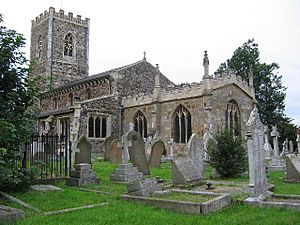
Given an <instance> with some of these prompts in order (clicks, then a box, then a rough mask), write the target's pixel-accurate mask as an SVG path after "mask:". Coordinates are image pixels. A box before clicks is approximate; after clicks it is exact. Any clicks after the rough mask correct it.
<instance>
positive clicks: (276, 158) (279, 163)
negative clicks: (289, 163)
mask: <svg viewBox="0 0 300 225" xmlns="http://www.w3.org/2000/svg"><path fill="white" fill-rule="evenodd" d="M271 137H272V138H273V149H274V155H273V157H272V160H271V162H270V166H271V169H273V170H284V168H285V162H284V161H283V160H282V159H281V158H280V155H279V144H278V137H279V133H278V131H277V127H276V126H273V127H272V131H271Z"/></svg>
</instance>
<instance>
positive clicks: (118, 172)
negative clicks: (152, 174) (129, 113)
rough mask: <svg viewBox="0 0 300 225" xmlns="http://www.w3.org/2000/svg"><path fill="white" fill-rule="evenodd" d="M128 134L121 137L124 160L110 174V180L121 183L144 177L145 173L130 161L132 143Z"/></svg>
mask: <svg viewBox="0 0 300 225" xmlns="http://www.w3.org/2000/svg"><path fill="white" fill-rule="evenodd" d="M127 135H128V134H126V135H123V136H122V139H121V148H122V162H121V164H120V165H119V166H118V168H116V169H115V171H114V172H113V174H111V175H110V180H112V181H115V182H119V183H131V182H135V181H138V180H141V179H143V173H142V172H139V171H138V168H137V167H134V166H133V165H132V163H128V160H129V156H128V155H129V153H128V149H129V147H130V146H131V145H132V143H131V141H129V140H128V137H127Z"/></svg>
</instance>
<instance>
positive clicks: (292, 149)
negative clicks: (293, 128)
mask: <svg viewBox="0 0 300 225" xmlns="http://www.w3.org/2000/svg"><path fill="white" fill-rule="evenodd" d="M289 147H290V148H289V152H290V153H291V154H292V153H294V143H293V141H292V140H291V141H290V142H289Z"/></svg>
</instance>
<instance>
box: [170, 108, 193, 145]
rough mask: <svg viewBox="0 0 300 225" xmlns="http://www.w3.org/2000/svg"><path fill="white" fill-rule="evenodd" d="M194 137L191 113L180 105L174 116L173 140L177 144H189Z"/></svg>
mask: <svg viewBox="0 0 300 225" xmlns="http://www.w3.org/2000/svg"><path fill="white" fill-rule="evenodd" d="M191 135H192V120H191V114H190V112H189V111H188V110H187V109H186V108H185V107H184V106H182V105H179V106H178V107H177V109H176V110H175V112H174V114H173V138H174V141H175V142H176V143H187V142H188V140H189V138H190V136H191Z"/></svg>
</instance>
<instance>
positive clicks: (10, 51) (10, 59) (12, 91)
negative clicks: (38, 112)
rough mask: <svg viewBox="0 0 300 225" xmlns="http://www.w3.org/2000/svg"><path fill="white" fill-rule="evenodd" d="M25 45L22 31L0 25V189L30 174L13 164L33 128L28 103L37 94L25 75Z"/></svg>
mask: <svg viewBox="0 0 300 225" xmlns="http://www.w3.org/2000/svg"><path fill="white" fill-rule="evenodd" d="M1 22H3V20H2V15H0V23H1ZM24 45H25V39H24V37H23V35H21V34H18V33H17V32H16V31H14V30H10V29H8V28H6V27H4V26H0V131H1V138H0V174H1V176H0V188H1V189H11V188H17V187H18V185H19V184H20V185H23V184H24V182H27V181H28V175H29V177H30V176H31V175H30V173H28V171H25V170H20V169H19V168H18V166H17V165H16V161H17V160H19V159H20V158H21V150H20V149H21V146H22V145H23V144H24V142H25V141H26V140H27V139H28V137H29V135H31V134H32V132H33V131H34V125H35V118H34V112H33V111H32V108H31V106H32V105H33V103H34V101H35V97H36V96H37V89H36V88H35V85H34V83H35V82H34V81H31V80H29V79H28V76H27V75H28V71H29V63H28V61H27V59H26V58H25V56H24V53H23V52H22V51H20V49H21V48H22V47H24ZM27 183H28V182H27Z"/></svg>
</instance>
